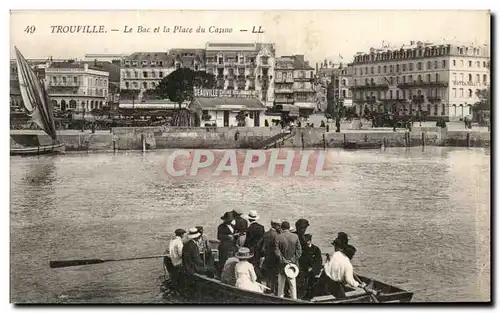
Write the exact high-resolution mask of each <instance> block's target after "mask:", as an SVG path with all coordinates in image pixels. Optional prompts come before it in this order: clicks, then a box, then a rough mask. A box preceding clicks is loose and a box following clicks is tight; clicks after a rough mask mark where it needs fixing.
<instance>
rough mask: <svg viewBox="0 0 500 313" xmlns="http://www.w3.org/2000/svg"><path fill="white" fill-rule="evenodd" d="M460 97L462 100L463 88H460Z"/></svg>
mask: <svg viewBox="0 0 500 313" xmlns="http://www.w3.org/2000/svg"><path fill="white" fill-rule="evenodd" d="M460 97H461V98H463V97H464V89H463V88H460Z"/></svg>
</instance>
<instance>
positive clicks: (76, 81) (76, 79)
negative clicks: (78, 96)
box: [73, 76, 78, 84]
mask: <svg viewBox="0 0 500 313" xmlns="http://www.w3.org/2000/svg"><path fill="white" fill-rule="evenodd" d="M73 82H74V83H75V84H76V83H78V77H76V76H75V77H73Z"/></svg>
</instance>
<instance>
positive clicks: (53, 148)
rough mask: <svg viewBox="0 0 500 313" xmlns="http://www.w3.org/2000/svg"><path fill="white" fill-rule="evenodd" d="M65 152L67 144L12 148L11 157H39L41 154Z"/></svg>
mask: <svg viewBox="0 0 500 313" xmlns="http://www.w3.org/2000/svg"><path fill="white" fill-rule="evenodd" d="M64 151H65V144H64V143H60V144H54V145H47V146H36V147H22V148H11V149H10V155H39V154H52V153H61V152H64Z"/></svg>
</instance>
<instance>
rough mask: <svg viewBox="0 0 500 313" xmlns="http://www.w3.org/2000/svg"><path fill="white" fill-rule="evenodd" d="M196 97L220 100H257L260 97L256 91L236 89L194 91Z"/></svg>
mask: <svg viewBox="0 0 500 313" xmlns="http://www.w3.org/2000/svg"><path fill="white" fill-rule="evenodd" d="M194 96H195V97H206V98H219V97H234V98H257V97H258V96H259V94H258V92H257V91H256V90H235V89H225V90H223V89H199V88H195V89H194Z"/></svg>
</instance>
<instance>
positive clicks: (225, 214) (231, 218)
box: [220, 212, 234, 221]
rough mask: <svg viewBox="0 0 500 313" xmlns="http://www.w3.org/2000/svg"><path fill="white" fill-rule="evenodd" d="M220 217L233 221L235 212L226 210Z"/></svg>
mask: <svg viewBox="0 0 500 313" xmlns="http://www.w3.org/2000/svg"><path fill="white" fill-rule="evenodd" d="M220 219H221V220H223V221H232V220H234V214H233V212H226V213H224V215H222V216H221V217H220Z"/></svg>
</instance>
